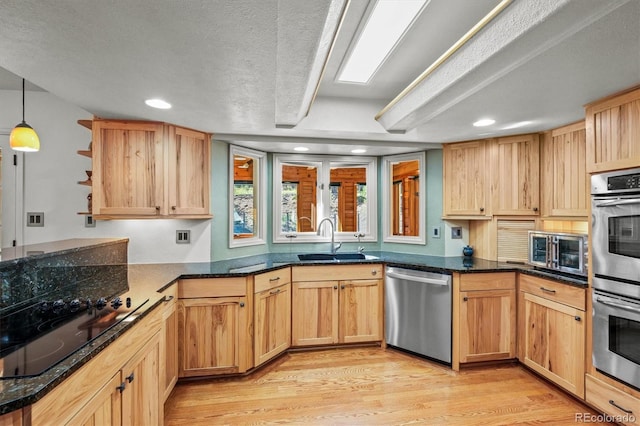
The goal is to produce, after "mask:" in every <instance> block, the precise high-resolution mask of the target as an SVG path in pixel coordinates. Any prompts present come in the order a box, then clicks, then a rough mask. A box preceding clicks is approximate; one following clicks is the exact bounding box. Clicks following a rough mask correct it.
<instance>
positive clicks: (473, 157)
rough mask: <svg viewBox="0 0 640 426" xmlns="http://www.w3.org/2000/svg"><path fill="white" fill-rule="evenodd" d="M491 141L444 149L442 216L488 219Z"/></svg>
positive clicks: (457, 145) (489, 209) (447, 146)
mask: <svg viewBox="0 0 640 426" xmlns="http://www.w3.org/2000/svg"><path fill="white" fill-rule="evenodd" d="M489 143H490V141H482V140H479V141H471V142H462V143H452V144H446V145H444V147H443V157H444V159H443V161H444V163H443V175H444V184H445V188H444V206H443V210H444V212H443V213H444V216H445V217H447V216H457V217H460V216H472V217H474V218H475V217H478V218H481V217H482V216H487V217H490V216H491V208H490V207H491V206H490V203H489V201H490V196H489V194H490V188H489V172H490V167H488V166H487V165H488V164H489V162H488V153H489V149H488V145H489Z"/></svg>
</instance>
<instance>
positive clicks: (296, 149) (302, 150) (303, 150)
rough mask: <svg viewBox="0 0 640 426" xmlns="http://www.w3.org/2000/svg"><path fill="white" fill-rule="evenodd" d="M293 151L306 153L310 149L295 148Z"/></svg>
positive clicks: (303, 147)
mask: <svg viewBox="0 0 640 426" xmlns="http://www.w3.org/2000/svg"><path fill="white" fill-rule="evenodd" d="M293 150H294V151H298V152H305V151H309V148H307V147H306V146H296V147H295V148H293Z"/></svg>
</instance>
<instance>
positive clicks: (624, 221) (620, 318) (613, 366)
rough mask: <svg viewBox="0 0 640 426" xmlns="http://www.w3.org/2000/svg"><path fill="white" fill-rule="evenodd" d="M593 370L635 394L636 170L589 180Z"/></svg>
mask: <svg viewBox="0 0 640 426" xmlns="http://www.w3.org/2000/svg"><path fill="white" fill-rule="evenodd" d="M591 214H592V239H591V242H592V247H591V251H592V268H593V295H592V297H593V364H594V366H595V367H596V369H598V370H599V371H601V372H603V373H605V374H607V375H609V376H612V377H614V378H616V379H618V380H620V381H622V382H625V383H627V384H629V385H631V386H633V387H635V388H637V389H640V169H630V170H623V171H618V172H611V173H602V174H598V175H593V176H592V177H591Z"/></svg>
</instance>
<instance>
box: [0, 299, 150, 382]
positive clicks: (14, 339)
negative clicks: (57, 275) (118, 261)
mask: <svg viewBox="0 0 640 426" xmlns="http://www.w3.org/2000/svg"><path fill="white" fill-rule="evenodd" d="M147 301H148V299H146V300H138V301H132V300H131V298H126V299H121V298H120V297H115V298H113V299H110V300H108V299H107V298H98V299H95V300H91V299H88V298H84V299H82V298H80V299H72V300H62V299H59V300H55V301H42V302H39V303H37V304H34V305H31V306H29V307H27V308H25V309H22V310H20V311H17V312H13V313H11V314H10V315H7V316H3V317H2V319H1V320H0V379H6V378H16V377H30V376H37V375H39V374H41V373H43V372H44V371H46V370H48V369H49V368H51V367H53V366H55V365H56V364H57V363H59V362H60V361H62V360H63V359H65V358H66V357H68V356H69V355H71V354H72V353H74V352H75V351H77V350H78V349H80V348H81V347H83V346H84V345H86V344H88V343H89V342H91V340H93V339H95V338H96V337H98V336H99V335H101V334H102V333H104V332H105V331H107V330H108V329H109V328H111V327H113V326H114V325H116V324H118V323H120V322H121V321H125V320H133V318H135V317H136V315H135V312H136V311H137V310H138V309H139V308H140V307H141V306H142V305H144V304H145V303H147Z"/></svg>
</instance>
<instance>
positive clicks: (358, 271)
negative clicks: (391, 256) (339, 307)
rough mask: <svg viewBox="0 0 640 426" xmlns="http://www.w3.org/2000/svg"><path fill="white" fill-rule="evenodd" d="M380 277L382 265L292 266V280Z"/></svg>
mask: <svg viewBox="0 0 640 426" xmlns="http://www.w3.org/2000/svg"><path fill="white" fill-rule="evenodd" d="M371 278H382V265H380V264H366V265H317V266H294V267H293V268H291V280H292V281H341V280H365V279H371Z"/></svg>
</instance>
